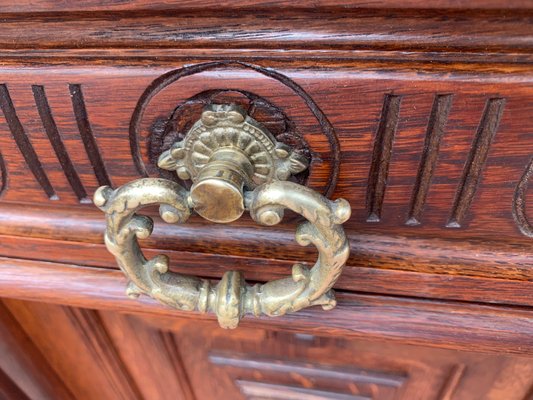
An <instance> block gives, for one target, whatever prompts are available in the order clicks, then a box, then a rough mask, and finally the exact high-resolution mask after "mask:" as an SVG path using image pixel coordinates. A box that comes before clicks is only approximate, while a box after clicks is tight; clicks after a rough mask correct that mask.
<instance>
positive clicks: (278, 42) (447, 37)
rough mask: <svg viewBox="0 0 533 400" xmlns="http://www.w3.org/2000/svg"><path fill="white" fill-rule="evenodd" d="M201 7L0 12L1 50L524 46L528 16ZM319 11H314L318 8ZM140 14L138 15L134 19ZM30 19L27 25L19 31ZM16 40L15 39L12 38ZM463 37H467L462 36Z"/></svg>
mask: <svg viewBox="0 0 533 400" xmlns="http://www.w3.org/2000/svg"><path fill="white" fill-rule="evenodd" d="M202 7H203V8H202V12H201V13H199V12H197V11H196V12H195V11H190V12H188V13H187V12H186V11H184V12H180V13H179V14H178V13H167V12H159V13H156V14H155V15H154V14H153V13H149V12H143V13H139V14H133V15H129V14H112V13H110V12H109V11H106V12H90V13H86V14H83V13H78V14H68V13H61V14H59V15H58V14H54V13H52V14H39V13H28V14H24V13H22V14H14V15H10V14H1V13H0V16H1V17H2V30H0V48H4V49H35V48H39V49H47V48H48V49H50V48H63V49H69V48H73V49H79V48H132V49H133V48H135V49H141V48H158V49H160V48H173V49H177V48H197V49H198V48H254V49H257V48H260V49H277V48H283V49H308V50H314V49H351V50H353V49H370V48H372V49H387V50H415V49H418V50H423V51H468V50H479V51H483V52H485V53H490V52H518V53H522V52H526V53H527V52H530V51H531V48H532V47H533V36H531V35H528V32H530V29H529V28H530V24H531V16H530V15H528V14H527V13H526V14H524V13H523V12H521V13H516V14H515V15H513V18H509V17H508V16H507V15H506V14H502V13H499V12H479V13H475V14H474V13H471V14H470V13H467V14H464V13H454V12H450V11H449V10H448V11H435V10H428V11H424V10H416V11H413V12H406V11H403V12H401V11H396V12H394V11H392V12H391V11H390V10H384V11H377V12H376V11H375V10H374V11H368V12H357V13H353V14H347V15H343V16H342V18H339V15H338V14H336V13H328V12H324V13H321V14H320V15H317V10H313V11H310V12H307V13H306V12H304V11H302V10H298V11H296V12H295V13H290V12H288V11H285V12H283V13H268V12H267V13H264V12H263V13H257V12H253V11H252V12H246V11H244V12H242V13H238V14H234V12H232V10H231V8H228V9H226V10H225V11H226V12H225V13H224V12H223V11H224V10H222V12H221V6H220V5H217V6H216V10H214V11H213V10H209V8H208V7H206V5H205V4H202ZM318 11H320V10H318ZM139 17H142V18H139ZM28 24H31V26H32V29H23V27H25V26H28ZM13 38H16V40H13ZM465 38H468V40H465Z"/></svg>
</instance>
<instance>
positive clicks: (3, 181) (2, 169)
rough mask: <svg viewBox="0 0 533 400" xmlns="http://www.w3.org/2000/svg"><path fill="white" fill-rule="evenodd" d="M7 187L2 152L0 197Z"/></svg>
mask: <svg viewBox="0 0 533 400" xmlns="http://www.w3.org/2000/svg"><path fill="white" fill-rule="evenodd" d="M6 189H7V167H6V163H5V161H4V157H3V156H2V153H0V197H2V195H3V194H4V192H5V191H6Z"/></svg>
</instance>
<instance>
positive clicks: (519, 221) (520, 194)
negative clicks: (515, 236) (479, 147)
mask: <svg viewBox="0 0 533 400" xmlns="http://www.w3.org/2000/svg"><path fill="white" fill-rule="evenodd" d="M532 176H533V158H532V159H531V160H530V161H529V164H528V165H527V167H526V170H525V171H524V174H523V175H522V178H520V182H518V185H517V186H516V190H515V193H514V199H513V218H514V220H515V223H516V225H517V226H518V229H519V230H520V232H521V233H522V235H525V236H527V237H530V238H533V226H531V224H530V222H529V220H528V218H527V211H526V194H527V187H528V184H529V180H530V179H531V177H532Z"/></svg>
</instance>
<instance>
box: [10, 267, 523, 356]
mask: <svg viewBox="0 0 533 400" xmlns="http://www.w3.org/2000/svg"><path fill="white" fill-rule="evenodd" d="M2 271H3V274H2V275H3V278H2V280H1V281H0V296H3V297H11V298H18V299H25V300H38V301H43V302H47V303H57V304H66V305H70V306H77V307H91V308H96V309H113V310H116V311H123V312H130V313H137V312H143V313H150V314H152V315H159V316H169V317H183V318H193V319H209V320H213V316H212V315H200V314H197V313H192V312H180V311H177V310H173V309H170V308H167V307H164V306H162V305H160V304H158V303H157V302H156V301H155V300H153V299H150V298H146V297H141V298H140V299H137V300H132V299H129V298H127V297H126V296H125V295H124V288H125V285H126V279H125V278H124V276H123V274H122V273H121V272H120V271H113V270H100V269H96V268H84V267H79V266H71V265H64V264H63V265H62V264H53V263H46V262H31V261H16V260H9V259H3V260H2ZM65 282H70V284H69V285H65ZM242 325H243V326H245V327H246V326H256V327H269V328H270V329H283V330H287V331H293V332H301V333H306V332H307V333H309V332H314V333H316V334H323V335H328V334H329V335H338V336H342V337H346V338H349V337H369V338H376V339H378V338H381V339H384V338H386V339H387V340H391V341H403V342H408V343H413V344H424V345H427V346H440V347H447V348H456V349H468V350H470V351H483V352H506V353H519V354H524V355H526V354H533V341H532V340H531V338H532V337H533V335H532V334H533V332H532V330H533V317H532V315H531V312H530V310H528V309H523V308H520V307H503V306H499V307H495V306H487V305H477V304H468V303H462V302H445V301H420V300H413V299H408V298H400V297H387V296H375V295H372V296H370V295H360V294H349V293H339V294H338V305H337V307H336V308H335V309H333V310H331V311H329V312H323V310H319V309H310V310H305V311H300V312H298V313H295V314H290V315H286V316H284V317H279V318H268V317H264V318H245V319H244V320H243V321H242Z"/></svg>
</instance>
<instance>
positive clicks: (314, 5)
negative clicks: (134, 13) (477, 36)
mask: <svg viewBox="0 0 533 400" xmlns="http://www.w3.org/2000/svg"><path fill="white" fill-rule="evenodd" d="M3 3H5V4H2V11H3V12H9V13H19V12H54V11H55V12H58V11H60V12H64V11H101V10H102V8H105V9H106V10H146V9H151V10H180V9H181V10H191V9H193V10H199V5H198V3H197V2H193V1H190V0H186V1H179V2H176V1H171V0H170V1H169V0H166V1H165V0H157V1H150V0H134V1H128V2H120V1H119V2H117V1H114V0H82V1H81V0H80V1H65V2H62V3H57V2H56V1H54V0H24V1H19V2H17V3H16V4H14V3H12V2H7V1H4V2H3ZM212 7H217V8H218V9H222V10H223V9H231V10H239V9H242V10H247V11H249V12H254V11H265V10H267V11H268V10H284V9H296V10H302V9H303V10H305V9H308V10H316V9H318V10H320V9H323V8H326V9H328V8H333V9H335V10H338V11H346V10H350V9H355V10H357V9H367V8H370V9H376V8H377V9H379V8H384V9H387V8H389V9H390V8H392V9H401V8H407V9H421V8H422V9H427V8H429V9H432V8H434V9H435V8H436V9H463V10H469V9H470V10H476V9H497V10H502V9H507V10H513V9H533V3H532V2H531V1H530V0H507V1H506V2H505V4H502V1H501V0H475V1H465V0H459V1H458V0H435V1H432V2H429V3H428V2H424V1H421V0H373V1H367V0H319V1H316V0H313V1H307V0H304V1H298V2H294V1H291V0H276V1H272V0H254V1H247V2H242V3H241V2H233V1H220V2H213V1H210V0H207V1H204V2H203V3H202V6H201V8H208V9H211V8H212Z"/></svg>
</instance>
